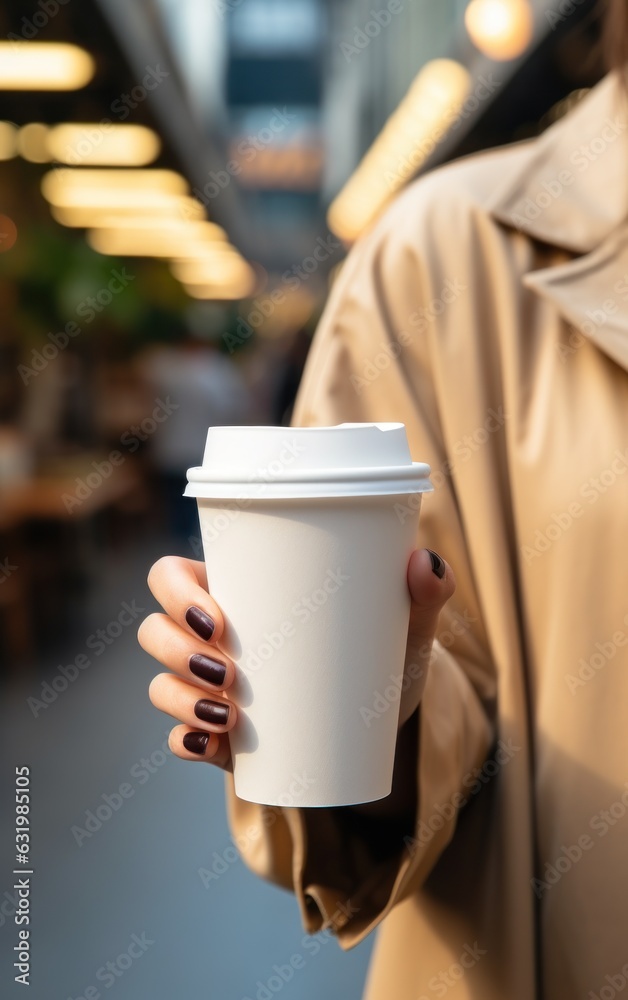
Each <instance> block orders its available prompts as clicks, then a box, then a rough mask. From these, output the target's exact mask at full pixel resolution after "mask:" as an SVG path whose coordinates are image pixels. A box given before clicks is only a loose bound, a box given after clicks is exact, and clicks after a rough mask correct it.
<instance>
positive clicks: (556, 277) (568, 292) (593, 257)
mask: <svg viewBox="0 0 628 1000" xmlns="http://www.w3.org/2000/svg"><path fill="white" fill-rule="evenodd" d="M524 284H525V285H526V287H528V288H531V289H532V290H533V291H535V292H537V293H538V294H539V295H542V296H543V297H544V298H546V299H550V300H551V301H552V302H553V304H554V305H555V306H556V308H557V309H558V310H559V311H560V312H561V313H562V315H563V316H564V317H565V319H567V320H568V321H569V322H570V323H572V324H573V325H574V326H576V327H577V328H578V330H580V331H581V332H582V333H583V334H585V336H587V337H588V338H589V339H590V340H592V341H593V343H594V344H596V345H597V346H598V347H599V348H600V349H601V350H602V351H605V352H606V354H608V356H609V357H611V358H612V359H613V361H616V362H617V364H619V365H622V367H623V368H625V369H626V371H628V224H625V225H624V226H623V227H622V228H621V230H620V231H619V232H618V233H615V234H613V235H612V236H610V237H609V238H608V239H606V240H604V241H603V242H602V243H601V244H600V246H599V247H598V248H597V249H596V250H594V251H593V252H592V253H589V254H586V255H585V256H583V257H577V258H576V259H575V260H572V261H569V262H568V263H566V264H560V265H558V266H557V267H548V268H545V269H543V270H541V271H534V272H532V273H531V274H527V275H526V276H525V278H524Z"/></svg>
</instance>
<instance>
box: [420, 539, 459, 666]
mask: <svg viewBox="0 0 628 1000" xmlns="http://www.w3.org/2000/svg"><path fill="white" fill-rule="evenodd" d="M408 588H409V590H410V597H411V599H412V606H411V609H410V627H409V630H408V657H409V658H411V657H412V655H413V654H414V656H417V655H418V654H419V653H421V652H423V651H424V650H423V649H422V647H424V646H426V645H427V646H428V647H429V648H428V649H427V653H428V655H429V650H430V649H431V645H432V642H433V640H434V636H435V635H436V628H437V625H438V616H439V614H440V612H441V610H442V609H443V607H444V605H445V604H446V603H447V601H448V600H449V598H450V597H451V596H452V595H453V593H454V591H455V589H456V580H455V577H454V574H453V571H452V569H451V566H449V565H448V563H446V562H445V560H444V559H443V558H442V557H441V556H439V555H438V554H437V553H436V552H432V550H431V549H417V550H416V552H413V553H412V556H411V557H410V562H409V564H408Z"/></svg>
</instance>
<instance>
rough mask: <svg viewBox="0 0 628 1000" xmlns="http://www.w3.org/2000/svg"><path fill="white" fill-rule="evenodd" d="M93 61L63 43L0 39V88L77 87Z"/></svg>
mask: <svg viewBox="0 0 628 1000" xmlns="http://www.w3.org/2000/svg"><path fill="white" fill-rule="evenodd" d="M95 69H96V64H95V62H94V60H93V59H92V57H91V56H90V54H89V53H88V52H86V51H85V49H81V48H79V47H78V45H70V44H67V43H66V42H0V90H78V89H79V88H80V87H84V86H85V84H87V83H89V81H90V80H91V79H92V77H93V75H94V72H95Z"/></svg>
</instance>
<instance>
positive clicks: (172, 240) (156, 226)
mask: <svg viewBox="0 0 628 1000" xmlns="http://www.w3.org/2000/svg"><path fill="white" fill-rule="evenodd" d="M216 240H226V233H225V231H224V229H221V228H220V226H216V225H215V224H214V223H212V222H181V223H179V222H174V223H171V221H170V220H167V221H166V220H162V219H151V220H150V224H145V225H144V224H143V225H141V226H136V227H134V228H124V229H122V228H119V227H113V228H101V229H90V230H89V231H88V233H87V242H88V243H89V245H90V246H91V247H92V249H93V250H97V251H98V253H102V254H107V255H110V256H116V257H181V258H185V257H198V256H201V255H202V253H203V248H205V247H207V246H208V245H212V244H213V242H215V241H216Z"/></svg>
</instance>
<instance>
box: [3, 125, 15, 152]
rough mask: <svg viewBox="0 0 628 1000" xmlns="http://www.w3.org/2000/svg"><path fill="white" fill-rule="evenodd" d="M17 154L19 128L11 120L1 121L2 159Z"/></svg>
mask: <svg viewBox="0 0 628 1000" xmlns="http://www.w3.org/2000/svg"><path fill="white" fill-rule="evenodd" d="M16 155H17V129H16V127H15V125H12V124H11V122H0V160H11V159H13V157H14V156H16Z"/></svg>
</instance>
